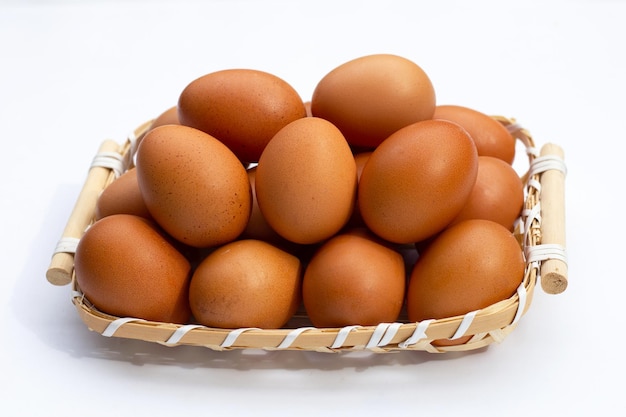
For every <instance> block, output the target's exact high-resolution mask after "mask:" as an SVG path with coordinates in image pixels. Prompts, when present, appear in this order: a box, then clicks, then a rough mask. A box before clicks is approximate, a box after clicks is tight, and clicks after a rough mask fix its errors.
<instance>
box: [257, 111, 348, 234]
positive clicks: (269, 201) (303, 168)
mask: <svg viewBox="0 0 626 417" xmlns="http://www.w3.org/2000/svg"><path fill="white" fill-rule="evenodd" d="M356 186H357V172H356V163H355V161H354V157H353V155H352V152H351V151H350V147H349V146H348V144H347V142H346V140H345V138H344V137H343V135H342V134H341V132H340V131H339V129H337V128H336V127H335V126H334V125H333V124H332V123H330V122H329V121H327V120H324V119H320V118H317V117H307V118H303V119H299V120H296V121H294V122H291V123H290V124H288V125H287V126H285V127H284V128H283V129H281V130H280V131H279V132H278V133H277V134H276V136H274V138H272V140H271V141H270V142H269V143H268V145H267V147H266V148H265V150H264V151H263V154H262V155H261V158H260V159H259V163H258V166H257V170H256V197H257V201H258V204H259V208H260V210H261V212H262V213H263V216H264V217H265V219H266V220H267V222H268V224H269V225H270V226H271V227H272V229H274V230H275V231H276V232H277V233H278V234H279V235H281V236H283V237H284V238H285V239H287V240H289V241H291V242H294V243H299V244H313V243H318V242H321V241H323V240H325V239H328V238H329V237H331V236H332V235H334V234H335V233H337V232H338V231H339V230H340V229H341V228H342V227H343V226H344V225H345V224H346V223H347V222H348V220H349V219H350V216H351V215H352V212H353V210H354V205H355V199H356Z"/></svg>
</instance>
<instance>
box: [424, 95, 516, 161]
mask: <svg viewBox="0 0 626 417" xmlns="http://www.w3.org/2000/svg"><path fill="white" fill-rule="evenodd" d="M433 119H443V120H448V121H451V122H455V123H458V124H459V125H461V126H462V127H463V128H464V129H465V130H467V132H468V133H469V134H470V136H471V137H472V139H473V140H474V142H475V143H476V149H477V151H478V155H480V156H493V157H496V158H500V159H502V160H503V161H505V162H507V163H508V164H512V163H513V161H514V159H515V138H514V137H513V135H511V134H510V133H509V131H508V130H507V129H506V128H505V127H504V126H503V125H502V124H501V123H500V122H498V121H497V120H495V119H494V118H492V117H491V116H489V115H487V114H485V113H482V112H480V111H478V110H475V109H472V108H469V107H465V106H458V105H452V104H446V105H439V106H437V107H436V108H435V113H434V114H433Z"/></svg>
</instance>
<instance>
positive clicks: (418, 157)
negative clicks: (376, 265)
mask: <svg viewBox="0 0 626 417" xmlns="http://www.w3.org/2000/svg"><path fill="white" fill-rule="evenodd" d="M477 174H478V155H477V153H476V146H475V145H474V143H473V141H472V139H471V138H470V136H469V135H468V134H467V132H466V131H465V130H464V129H463V128H461V127H460V126H459V125H457V124H454V123H451V122H447V121H443V120H425V121H422V122H417V123H414V124H412V125H409V126H406V127H404V128H402V129H400V130H398V131H397V132H395V133H393V134H392V135H391V136H389V137H388V138H387V139H385V141H384V142H383V143H381V144H380V145H379V146H378V147H377V148H376V149H375V150H374V151H373V152H372V154H371V155H370V157H369V159H368V160H367V162H366V164H365V166H364V167H363V172H362V173H361V178H360V180H359V186H358V207H359V211H360V213H361V217H362V218H363V221H364V222H365V224H366V225H367V227H368V228H370V229H371V230H372V231H373V232H374V233H376V234H377V235H378V236H380V237H381V238H383V239H385V240H388V241H390V242H394V243H401V244H406V243H415V242H418V241H421V240H424V239H427V238H428V237H430V236H432V235H434V234H436V233H437V232H439V231H440V230H442V229H443V228H444V227H445V226H447V225H448V224H449V223H450V222H451V221H452V220H453V219H454V218H455V217H456V216H457V214H458V213H459V211H460V210H461V209H462V208H463V206H464V205H465V202H466V200H467V198H468V197H469V195H470V193H471V191H472V188H473V186H474V183H475V181H476V176H477Z"/></svg>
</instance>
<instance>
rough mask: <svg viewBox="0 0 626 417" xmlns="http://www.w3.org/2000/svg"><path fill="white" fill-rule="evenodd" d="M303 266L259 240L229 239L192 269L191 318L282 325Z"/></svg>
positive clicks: (297, 296) (297, 298)
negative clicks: (193, 270) (229, 240)
mask: <svg viewBox="0 0 626 417" xmlns="http://www.w3.org/2000/svg"><path fill="white" fill-rule="evenodd" d="M301 281H302V265H301V263H300V261H299V260H298V258H296V257H295V256H293V255H291V254H289V253H287V252H285V251H283V250H281V249H279V248H277V247H275V246H273V245H271V244H269V243H267V242H263V241H260V240H255V239H242V240H237V241H235V242H231V243H228V244H226V245H224V246H222V247H220V248H218V249H216V250H215V251H214V252H212V253H211V254H210V255H208V256H207V257H206V258H205V259H204V260H203V261H202V262H201V263H200V264H199V265H198V267H197V268H196V270H195V272H194V274H193V276H192V279H191V284H190V287H189V300H190V305H191V309H192V313H193V316H194V317H195V319H196V320H197V321H198V322H199V323H201V324H204V325H205V326H209V327H218V328H240V327H258V328H263V329H273V328H280V327H282V326H283V325H284V324H285V323H287V321H288V320H289V319H290V318H291V317H292V316H293V315H294V313H295V312H296V309H297V307H298V306H299V305H300V302H301Z"/></svg>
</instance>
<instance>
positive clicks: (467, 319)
mask: <svg viewBox="0 0 626 417" xmlns="http://www.w3.org/2000/svg"><path fill="white" fill-rule="evenodd" d="M477 313H478V310H474V311H470V312H469V313H467V314H466V315H465V316H463V320H461V324H459V328H458V329H456V332H455V333H454V335H452V337H451V338H450V340H455V339H459V338H461V337H463V336H465V332H467V329H469V327H470V326H471V325H472V322H473V321H474V317H476V314H477Z"/></svg>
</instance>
